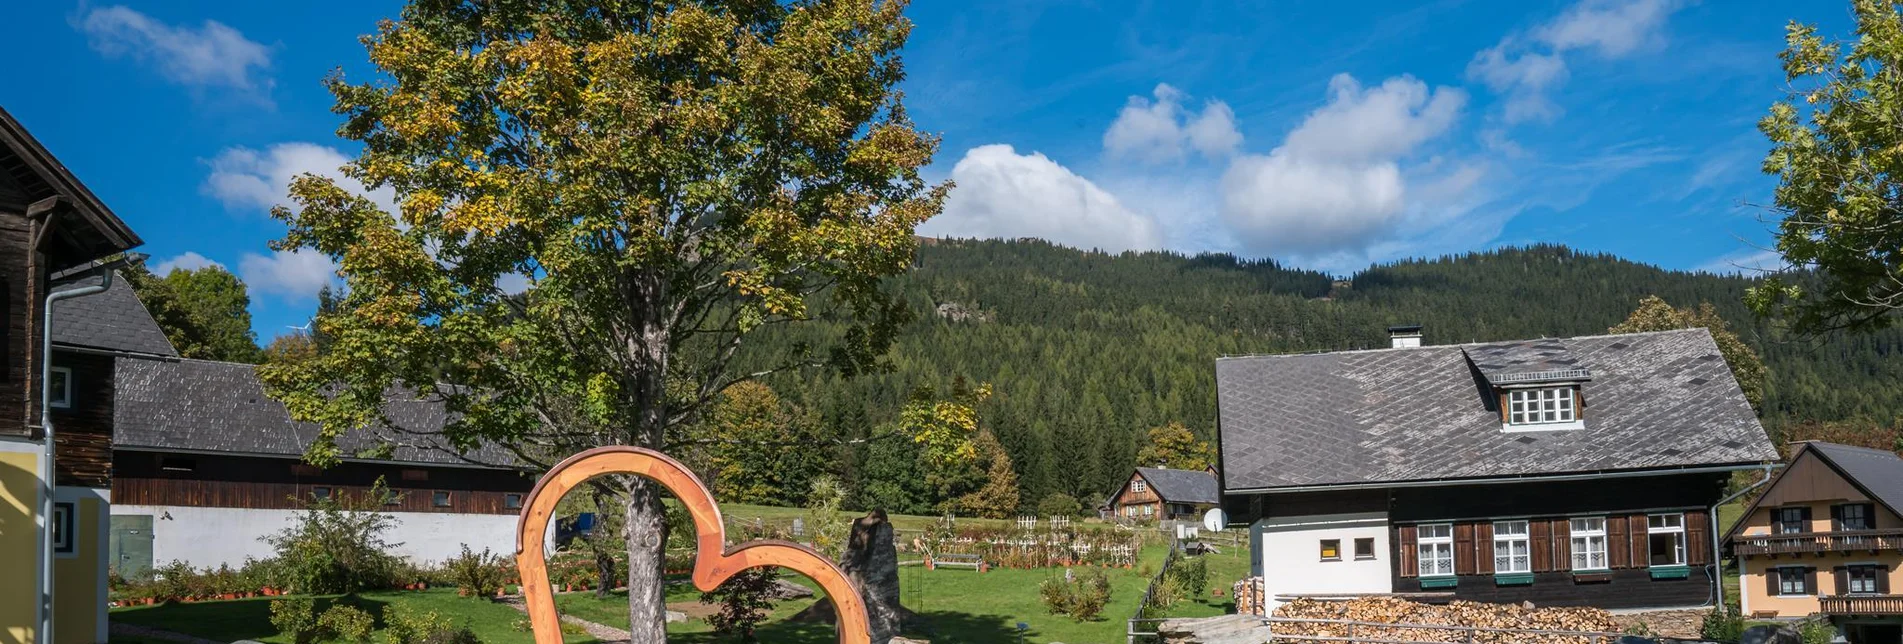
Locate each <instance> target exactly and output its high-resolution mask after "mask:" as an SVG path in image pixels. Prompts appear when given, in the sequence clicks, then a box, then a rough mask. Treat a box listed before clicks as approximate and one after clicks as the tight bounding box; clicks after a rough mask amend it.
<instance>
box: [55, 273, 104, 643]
mask: <svg viewBox="0 0 1903 644" xmlns="http://www.w3.org/2000/svg"><path fill="white" fill-rule="evenodd" d="M101 268H102V269H103V270H102V271H101V277H100V281H99V284H97V285H94V286H82V287H79V288H75V289H71V290H65V291H59V292H55V293H48V294H47V295H46V308H45V310H44V312H43V313H41V315H43V316H45V321H44V322H42V323H41V325H40V431H41V432H43V435H44V436H45V438H44V440H45V441H46V444H45V446H44V447H43V448H42V452H41V454H40V473H41V475H42V478H41V480H42V481H43V482H44V486H45V487H44V488H43V489H42V490H41V501H40V517H41V518H42V520H43V521H45V523H46V528H45V530H44V531H43V532H42V534H41V535H40V541H41V543H42V544H43V545H42V546H41V548H40V628H39V633H38V635H39V637H38V638H37V639H38V640H39V641H40V644H53V529H54V525H53V483H54V480H55V477H57V476H58V472H57V471H56V470H55V469H54V467H55V463H54V459H53V453H54V452H55V451H57V449H58V447H57V446H56V445H55V444H54V442H53V411H52V407H53V389H52V386H51V385H52V382H53V303H54V302H58V301H60V300H65V299H71V298H75V297H85V296H87V295H95V294H98V293H103V292H105V290H106V289H107V288H109V287H111V286H112V273H113V267H112V266H111V265H107V266H103V267H101ZM66 386H67V387H71V386H72V379H70V378H68V379H67V382H66ZM74 510H75V511H77V510H78V508H77V507H75V508H74ZM73 525H75V526H77V525H79V519H78V517H74V518H73Z"/></svg>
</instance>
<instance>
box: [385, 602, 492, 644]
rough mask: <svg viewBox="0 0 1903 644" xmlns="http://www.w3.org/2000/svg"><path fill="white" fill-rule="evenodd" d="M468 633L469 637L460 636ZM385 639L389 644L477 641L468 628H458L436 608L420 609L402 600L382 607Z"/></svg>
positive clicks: (455, 643)
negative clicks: (405, 603)
mask: <svg viewBox="0 0 1903 644" xmlns="http://www.w3.org/2000/svg"><path fill="white" fill-rule="evenodd" d="M464 634H468V635H467V637H468V639H459V638H461V637H463V636H464ZM383 641H384V642H385V643H386V644H425V643H426V642H427V643H437V644H460V643H462V642H475V641H476V639H475V635H474V634H472V633H469V630H468V629H465V628H457V627H456V625H455V624H451V623H450V621H449V620H448V619H447V618H444V617H443V616H442V615H438V614H436V613H435V612H433V611H424V612H418V611H416V610H412V609H409V608H404V607H403V606H401V605H399V604H388V605H385V606H384V607H383Z"/></svg>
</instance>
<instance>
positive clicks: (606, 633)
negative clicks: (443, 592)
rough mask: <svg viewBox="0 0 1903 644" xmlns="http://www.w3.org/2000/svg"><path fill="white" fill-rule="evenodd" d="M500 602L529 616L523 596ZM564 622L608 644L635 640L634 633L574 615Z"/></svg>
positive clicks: (564, 619)
mask: <svg viewBox="0 0 1903 644" xmlns="http://www.w3.org/2000/svg"><path fill="white" fill-rule="evenodd" d="M499 601H501V602H502V603H504V604H508V605H510V606H514V607H515V609H516V610H519V611H522V612H523V613H524V614H527V613H528V612H529V607H528V606H524V605H523V604H522V596H521V595H510V596H508V597H504V598H502V599H501V600H499ZM562 622H563V623H566V624H574V625H576V626H580V627H581V629H582V630H583V631H584V632H587V633H588V636H589V637H593V638H595V639H598V640H601V641H602V642H604V643H606V644H628V643H629V641H630V640H632V639H634V634H633V633H630V632H628V631H625V630H622V629H619V628H615V627H613V626H609V625H607V624H598V623H595V622H591V621H588V620H585V619H582V618H580V617H576V616H574V615H563V616H562Z"/></svg>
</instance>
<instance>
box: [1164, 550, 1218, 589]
mask: <svg viewBox="0 0 1903 644" xmlns="http://www.w3.org/2000/svg"><path fill="white" fill-rule="evenodd" d="M1169 573H1170V576H1172V577H1174V578H1175V579H1176V585H1177V587H1178V588H1180V589H1181V590H1182V591H1183V594H1184V596H1187V597H1201V596H1202V594H1203V592H1204V591H1207V590H1209V561H1208V560H1206V559H1203V558H1202V557H1194V558H1191V557H1184V558H1182V559H1178V560H1176V563H1175V564H1174V565H1172V566H1170V571H1169Z"/></svg>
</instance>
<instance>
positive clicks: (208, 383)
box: [113, 358, 513, 465]
mask: <svg viewBox="0 0 1903 644" xmlns="http://www.w3.org/2000/svg"><path fill="white" fill-rule="evenodd" d="M117 372H118V373H117V377H116V379H115V385H116V389H117V391H116V392H115V404H114V406H113V424H114V427H113V442H114V444H115V446H116V447H120V448H130V449H157V450H190V451H202V452H217V453H234V454H255V455H266V456H287V457H296V456H301V455H303V453H304V448H305V447H307V446H309V445H310V444H311V441H312V440H314V439H315V438H316V437H317V426H316V425H313V424H309V423H300V422H295V421H293V420H291V417H290V413H289V412H288V411H286V410H285V408H284V405H283V404H282V403H279V402H278V401H276V400H274V399H272V398H271V397H269V396H266V395H265V393H264V385H263V383H262V382H261V381H259V380H258V375H257V372H256V371H255V370H254V367H253V366H252V365H248V364H238V363H231V362H213V361H209V360H155V359H138V358H121V359H119V360H118V368H117ZM387 409H388V412H387V413H388V414H389V416H390V417H391V420H392V421H393V422H394V423H395V424H396V426H397V427H398V428H400V429H401V430H402V431H398V430H392V429H389V428H378V429H375V430H365V431H356V432H351V433H349V434H348V435H346V436H344V437H343V438H341V439H339V444H338V447H340V448H341V449H342V451H343V453H344V454H346V455H350V454H356V453H359V452H360V450H363V449H365V448H369V447H374V446H377V445H379V444H381V443H385V442H389V443H393V444H394V445H395V449H394V451H393V452H392V456H393V458H392V459H391V460H396V461H403V462H415V463H431V464H445V465H450V464H455V465H468V464H471V463H470V462H469V461H470V460H473V461H476V462H477V463H481V464H491V465H506V464H508V463H511V462H513V460H512V458H511V457H510V456H509V455H508V454H507V453H506V452H505V451H503V450H500V449H497V448H494V447H485V448H483V449H479V450H477V451H475V452H473V453H470V454H468V457H469V459H468V460H465V459H463V458H460V457H458V456H457V455H456V454H455V453H454V451H453V450H452V449H450V448H449V447H448V443H447V442H446V441H444V440H443V439H442V438H441V437H440V436H439V435H436V432H440V431H441V430H442V427H443V424H444V420H445V418H446V415H445V410H444V408H443V406H442V405H441V404H439V403H434V402H429V401H424V400H417V399H415V398H413V397H407V398H406V397H403V396H393V397H392V399H391V400H390V402H389V403H387Z"/></svg>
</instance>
